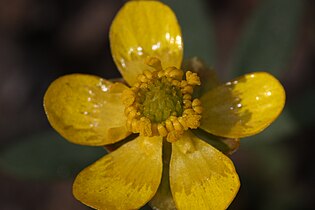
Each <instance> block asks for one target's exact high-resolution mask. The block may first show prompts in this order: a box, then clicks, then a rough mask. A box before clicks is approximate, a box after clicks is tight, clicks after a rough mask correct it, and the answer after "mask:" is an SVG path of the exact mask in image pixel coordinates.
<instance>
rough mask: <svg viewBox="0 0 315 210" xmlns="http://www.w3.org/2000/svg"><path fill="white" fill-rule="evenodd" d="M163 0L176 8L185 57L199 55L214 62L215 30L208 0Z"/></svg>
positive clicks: (210, 62) (211, 62) (209, 61)
mask: <svg viewBox="0 0 315 210" xmlns="http://www.w3.org/2000/svg"><path fill="white" fill-rule="evenodd" d="M163 2H164V3H165V4H167V5H169V6H170V7H171V8H172V9H173V10H174V12H175V14H176V16H177V18H178V21H179V23H180V25H181V29H182V34H183V40H184V56H185V58H189V57H194V56H198V57H200V58H202V59H203V60H205V61H206V63H208V64H214V61H215V57H214V55H215V41H214V30H213V23H212V21H211V18H210V15H209V11H208V10H207V5H206V1H203V0H185V1H182V2H180V1H174V0H163Z"/></svg>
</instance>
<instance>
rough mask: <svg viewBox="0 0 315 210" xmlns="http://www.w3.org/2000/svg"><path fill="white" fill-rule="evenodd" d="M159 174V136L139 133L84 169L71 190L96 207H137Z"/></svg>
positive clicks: (151, 190)
mask: <svg viewBox="0 0 315 210" xmlns="http://www.w3.org/2000/svg"><path fill="white" fill-rule="evenodd" d="M161 176H162V138H161V137H141V136H140V137H138V138H136V139H135V140H133V141H130V142H128V143H126V144H124V145H123V146H121V147H120V148H118V149H117V150H115V151H114V152H112V153H110V154H108V155H106V156H104V157H103V158H101V159H100V160H98V161H96V162H95V163H94V164H92V165H91V166H89V167H87V168H86V169H84V170H83V171H82V172H81V173H80V174H79V175H78V176H77V178H76V179H75V182H74V184H73V194H74V196H75V197H76V198H77V199H78V200H80V201H81V202H82V203H84V204H86V205H88V206H90V207H93V208H96V209H110V210H115V209H122V210H125V209H138V208H140V207H141V206H143V205H144V204H145V203H147V202H148V201H149V200H150V199H151V198H152V197H153V195H154V194H155V192H156V191H157V189H158V186H159V184H160V181H161Z"/></svg>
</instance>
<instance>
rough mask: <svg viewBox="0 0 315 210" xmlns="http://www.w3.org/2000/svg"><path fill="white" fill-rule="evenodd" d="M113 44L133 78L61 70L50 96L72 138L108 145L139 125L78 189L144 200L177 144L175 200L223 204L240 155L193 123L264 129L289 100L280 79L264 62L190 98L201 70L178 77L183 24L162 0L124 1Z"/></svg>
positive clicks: (48, 106) (124, 205) (48, 107)
mask: <svg viewBox="0 0 315 210" xmlns="http://www.w3.org/2000/svg"><path fill="white" fill-rule="evenodd" d="M110 44H111V50H112V55H113V58H114V61H115V63H116V65H117V67H118V69H119V71H120V72H121V74H122V76H123V78H124V79H125V81H126V82H127V83H128V85H130V87H127V86H126V85H125V84H123V83H119V82H116V83H113V82H111V81H108V80H105V79H102V78H99V77H96V76H91V75H82V74H73V75H67V76H63V77H61V78H59V79H57V80H55V81H54V82H53V83H52V84H51V85H50V87H49V88H48V90H47V92H46V94H45V97H44V107H45V111H46V115H47V118H48V120H49V122H50V124H51V125H52V127H53V128H54V129H56V130H57V131H58V132H59V133H60V134H61V135H62V136H63V137H65V138H66V139H67V140H69V141H70V142H73V143H76V144H82V145H90V146H102V145H109V144H113V143H116V142H119V141H121V140H123V139H125V138H126V137H128V136H129V135H130V134H131V133H139V136H137V137H136V138H134V139H133V140H129V141H127V143H125V144H123V145H122V146H121V147H119V148H118V149H117V150H115V151H114V152H112V153H110V154H108V155H106V156H104V157H103V158H101V159H99V160H98V161H96V162H95V163H94V164H92V165H91V166H89V167H87V168H86V169H84V170H83V171H82V172H81V173H80V174H79V175H78V176H77V178H76V180H75V182H74V185H73V193H74V196H75V197H76V198H77V199H78V200H80V201H81V202H83V203H84V204H86V205H88V206H91V207H93V208H96V209H138V208H140V207H141V206H143V205H145V204H146V203H147V202H148V201H150V199H152V198H153V196H154V195H155V193H156V192H157V190H158V187H159V185H160V182H161V178H162V170H163V164H162V159H163V158H164V157H162V153H163V151H162V148H165V145H171V157H170V162H169V186H170V189H171V193H172V196H173V199H174V201H175V205H176V208H177V209H216V210H217V209H226V208H227V207H228V206H229V204H230V203H231V201H232V200H233V199H234V197H235V195H236V193H237V191H238V189H239V186H240V183H239V178H238V175H237V173H236V171H235V168H234V165H233V163H232V161H231V160H230V159H229V158H228V157H227V156H225V155H224V154H223V153H221V152H220V151H218V150H217V149H215V148H214V147H213V146H211V145H209V144H207V143H205V142H204V141H203V140H201V139H199V138H198V137H196V136H195V135H194V134H193V133H192V132H191V131H190V130H191V129H195V128H197V127H199V128H201V129H203V130H204V131H207V132H209V133H211V134H214V135H217V136H222V137H227V138H241V137H246V136H250V135H254V134H256V133H258V132H260V131H262V130H263V129H264V128H266V127H267V126H268V125H269V124H270V123H272V122H273V121H274V120H275V119H276V118H277V116H278V115H279V114H280V113H281V111H282V109H283V106H284V102H285V92H284V89H283V87H282V86H281V84H280V83H279V82H278V80H277V79H275V78H274V77H273V76H271V75H270V74H268V73H264V72H258V73H252V74H248V75H244V76H242V77H240V78H236V79H234V80H232V81H231V82H228V83H225V84H222V85H219V86H217V87H215V88H213V89H211V90H210V91H208V92H206V93H205V94H204V95H202V96H201V98H200V99H197V98H193V97H192V93H193V87H194V86H198V85H200V79H199V77H198V75H197V74H195V73H193V72H190V71H187V72H186V73H185V80H184V79H183V78H182V77H183V76H184V72H183V71H182V70H180V65H181V62H182V55H183V43H182V38H181V31H180V27H179V25H178V22H177V19H176V17H175V15H174V14H173V12H172V10H171V9H170V8H169V7H167V6H166V5H164V4H162V3H160V2H158V1H129V2H127V3H126V4H125V5H124V6H123V7H122V8H121V10H120V11H119V12H118V14H117V16H116V17H115V19H114V21H113V23H112V26H111V29H110ZM201 85H202V84H201ZM169 142H170V143H169ZM163 145H164V146H163ZM163 155H164V154H163ZM165 165H168V163H166V164H165ZM164 169H165V167H164ZM164 173H165V174H168V171H165V170H164V171H163V174H164ZM167 181H168V180H167Z"/></svg>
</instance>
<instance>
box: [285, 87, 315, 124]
mask: <svg viewBox="0 0 315 210" xmlns="http://www.w3.org/2000/svg"><path fill="white" fill-rule="evenodd" d="M314 108H315V88H314V87H313V88H310V89H308V90H306V91H305V92H301V93H300V94H299V95H298V96H297V97H296V98H294V100H292V102H291V104H288V109H289V110H290V112H291V113H292V116H293V117H294V119H295V120H296V121H297V122H298V123H299V124H300V126H311V125H314V122H315V110H314Z"/></svg>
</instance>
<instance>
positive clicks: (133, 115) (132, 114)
mask: <svg viewBox="0 0 315 210" xmlns="http://www.w3.org/2000/svg"><path fill="white" fill-rule="evenodd" d="M136 116H137V110H135V109H134V110H131V112H129V114H128V118H129V119H133V118H135V117H136Z"/></svg>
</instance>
